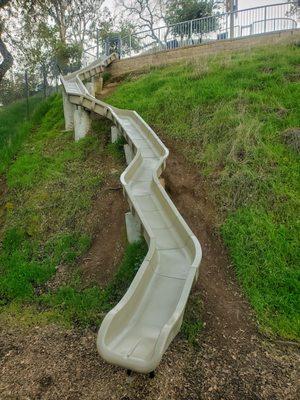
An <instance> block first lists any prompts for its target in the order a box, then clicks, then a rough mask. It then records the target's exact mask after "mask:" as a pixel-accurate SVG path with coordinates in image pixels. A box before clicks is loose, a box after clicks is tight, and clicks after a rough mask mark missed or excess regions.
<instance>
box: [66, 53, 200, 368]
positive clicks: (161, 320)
mask: <svg viewBox="0 0 300 400" xmlns="http://www.w3.org/2000/svg"><path fill="white" fill-rule="evenodd" d="M114 59H115V55H111V56H110V57H108V58H107V59H105V60H103V61H98V63H93V64H92V65H91V66H89V67H87V68H84V69H83V70H80V71H78V72H77V73H75V74H71V75H67V76H66V77H64V78H62V83H63V85H64V88H65V91H66V93H67V95H68V100H69V102H70V103H71V104H74V105H79V106H82V107H84V108H85V109H87V110H91V111H93V112H95V113H97V114H100V115H102V116H106V117H107V118H109V119H110V120H111V121H112V122H113V123H114V124H115V126H116V127H117V129H118V131H119V132H120V133H121V134H122V135H123V136H124V138H125V139H126V141H127V143H128V144H129V146H130V147H131V149H132V151H133V154H134V158H133V160H132V162H131V163H130V164H129V165H128V167H127V168H126V170H125V171H124V172H123V174H122V176H121V182H122V185H123V189H124V195H125V197H126V199H127V201H128V203H129V206H130V210H131V212H132V214H133V215H134V216H135V217H136V218H137V219H138V220H139V221H140V223H141V227H142V234H143V236H144V237H145V239H146V241H147V243H148V248H149V249H148V253H147V255H146V258H145V259H144V261H143V263H142V265H141V267H140V268H139V270H138V272H137V274H136V276H135V278H134V280H133V282H132V283H131V285H130V287H129V289H128V290H127V292H126V294H125V295H124V297H123V298H122V300H121V301H120V302H119V303H118V304H117V305H116V306H115V307H114V308H113V309H112V310H111V311H110V312H109V313H108V314H107V315H106V317H105V318H104V320H103V322H102V324H101V327H100V329H99V333H98V339H97V347H98V351H99V353H100V355H101V356H102V357H103V358H104V359H105V360H106V361H108V362H109V363H112V364H116V365H119V366H122V367H124V368H126V369H130V370H134V371H138V372H144V373H147V372H151V371H153V370H154V369H155V368H156V367H157V366H158V364H159V362H160V360H161V358H162V356H163V354H164V352H165V351H166V349H167V348H168V346H169V344H170V343H171V341H172V339H173V338H174V337H175V335H176V334H177V333H178V332H179V330H180V327H181V324H182V319H183V314H184V310H185V306H186V303H187V300H188V296H189V293H190V291H191V288H192V285H193V282H195V280H196V279H197V276H198V268H199V265H200V261H201V257H202V253H201V247H200V244H199V242H198V240H197V238H196V237H195V235H194V234H193V233H192V231H191V230H190V228H189V227H188V225H187V224H186V222H185V221H184V219H183V218H182V216H181V215H180V213H179V212H178V210H177V209H176V207H175V206H174V204H173V203H172V201H171V200H170V198H169V197H168V195H167V193H166V191H165V190H164V188H163V187H162V185H161V183H160V181H159V179H158V177H159V176H160V174H161V172H162V171H163V169H164V168H165V165H166V158H167V156H168V153H169V152H168V149H167V148H166V147H165V146H164V144H163V143H162V142H161V140H160V139H159V137H158V136H157V135H156V134H155V132H153V130H152V129H151V128H150V127H149V126H148V125H147V124H146V123H145V121H143V119H142V118H141V117H140V116H139V115H138V114H137V113H136V112H135V111H128V110H120V109H117V108H115V107H111V106H109V105H107V104H105V103H103V102H101V101H99V100H97V99H95V98H94V97H93V96H91V95H90V94H89V92H88V91H87V89H86V87H85V86H84V84H83V82H82V80H84V79H88V78H90V77H92V76H94V75H96V74H99V73H101V72H102V71H103V69H104V67H105V66H107V65H108V64H109V63H110V62H112V61H113V60H114Z"/></svg>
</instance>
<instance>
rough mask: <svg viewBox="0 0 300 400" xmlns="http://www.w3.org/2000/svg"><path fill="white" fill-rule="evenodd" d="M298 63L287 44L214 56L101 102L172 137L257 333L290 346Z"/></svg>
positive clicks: (295, 307) (131, 84)
mask: <svg viewBox="0 0 300 400" xmlns="http://www.w3.org/2000/svg"><path fill="white" fill-rule="evenodd" d="M299 66H300V47H299V46H296V45H284V46H278V45H276V46H273V47H272V46H270V47H268V48H263V49H262V48H261V49H257V50H252V51H251V52H244V53H241V52H240V53H234V54H226V55H224V54H222V55H220V56H217V57H216V56H214V57H210V58H207V59H201V60H199V62H198V63H191V64H188V65H186V64H184V65H177V66H170V67H166V68H159V69H153V70H152V71H151V72H150V73H149V74H146V75H142V76H140V77H133V78H130V77H129V78H128V79H127V81H126V82H125V83H124V84H122V85H121V87H119V88H118V89H117V91H116V92H114V94H113V95H111V97H110V98H109V99H108V101H109V102H110V103H112V104H113V105H115V106H117V107H121V108H130V109H135V110H137V111H138V112H139V113H140V114H141V115H142V116H143V117H144V119H145V120H146V121H147V122H148V123H150V124H151V125H152V126H153V127H154V128H155V129H156V130H157V132H159V133H161V134H162V135H163V136H164V135H165V136H169V137H171V138H173V139H174V140H176V141H177V147H178V148H179V149H180V150H181V151H182V152H183V153H184V155H185V157H186V159H187V160H188V161H190V162H191V163H193V164H194V165H195V167H196V168H198V169H199V173H201V174H203V175H205V177H206V178H207V181H208V182H209V184H210V188H211V196H212V198H215V199H216V201H217V204H218V208H219V210H220V221H221V232H222V235H223V238H224V241H225V243H226V244H227V245H228V248H229V252H230V254H231V257H232V260H233V262H234V265H235V267H236V272H237V276H238V278H239V280H240V282H241V284H242V286H243V288H244V290H245V292H246V294H247V296H248V298H249V300H250V302H251V304H252V306H253V308H254V310H255V311H256V313H257V316H258V319H259V321H260V324H261V326H262V328H263V329H264V330H265V331H269V332H273V333H275V334H278V335H281V336H283V337H286V338H291V339H295V338H299V332H300V321H299V315H300V314H299V312H300V310H299V306H300V299H299V293H300V286H299V265H300V259H299V219H298V217H297V216H299V141H300V138H299V136H300V134H299V129H300V107H299V104H300V83H299V78H300V68H299ZM204 257H205V254H204Z"/></svg>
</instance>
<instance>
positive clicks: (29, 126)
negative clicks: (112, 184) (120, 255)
mask: <svg viewBox="0 0 300 400" xmlns="http://www.w3.org/2000/svg"><path fill="white" fill-rule="evenodd" d="M18 107H19V103H17V104H13V105H11V106H9V107H7V109H6V110H5V111H4V112H1V114H0V125H1V126H3V123H6V121H7V118H8V116H13V115H14V113H16V110H17V109H18ZM3 121H4V122H3ZM2 122H3V123H2ZM25 128H26V130H24V129H25ZM109 128H110V125H109V124H108V123H106V122H104V121H94V123H93V134H92V135H90V136H87V137H86V138H84V139H81V140H80V141H79V142H74V139H73V133H72V132H64V131H63V130H62V129H63V112H62V100H61V98H60V97H59V96H53V97H51V98H49V99H47V100H46V101H44V102H42V103H41V104H39V105H38V107H37V108H36V111H35V112H34V113H33V115H32V118H31V120H30V121H29V122H28V123H27V122H26V123H25V124H24V115H23V114H22V113H18V114H15V120H14V124H11V125H10V129H11V131H9V130H8V131H7V132H6V135H7V141H6V143H8V142H10V143H17V145H16V146H15V147H13V146H12V147H13V151H12V152H11V155H13V156H11V157H7V158H6V163H5V165H4V164H3V165H2V167H3V168H2V177H3V179H2V180H3V181H5V182H6V190H5V195H4V196H3V198H1V201H0V220H1V229H0V243H1V245H0V312H1V321H2V323H4V322H9V323H10V324H11V323H16V321H18V323H20V324H24V325H36V324H41V323H48V322H59V323H62V324H64V325H67V326H71V325H74V324H76V325H79V326H96V325H98V324H99V323H100V321H101V319H102V317H103V312H106V311H107V310H108V309H109V308H111V307H112V306H113V305H114V304H115V303H116V302H117V301H118V300H119V299H120V297H122V295H123V294H124V292H125V291H126V289H127V287H128V286H129V284H130V282H131V280H132V279H133V276H134V275H135V272H136V270H137V268H138V266H139V265H140V263H141V260H142V258H143V257H144V254H145V251H146V247H145V244H144V243H135V244H132V245H130V246H128V248H127V249H126V251H125V256H124V260H123V262H122V264H121V265H120V268H119V270H118V272H117V273H116V276H115V277H114V279H113V280H112V282H111V283H110V285H108V287H107V288H105V289H100V288H99V287H97V286H95V285H94V284H93V285H91V286H90V287H86V286H85V287H84V288H83V285H82V283H81V274H80V270H79V268H78V260H79V259H80V257H82V256H83V255H84V254H85V253H86V251H87V250H88V248H89V247H90V244H91V240H92V236H93V233H94V229H95V226H94V225H93V224H94V222H93V218H88V216H89V215H90V213H91V212H92V209H93V201H94V198H95V197H97V194H98V193H99V192H100V191H101V190H102V187H103V184H104V182H105V180H106V179H107V178H109V177H110V175H111V174H115V173H116V171H117V172H121V171H122V168H123V167H122V165H121V163H120V158H121V157H120V146H121V144H120V143H116V144H115V145H114V146H107V145H106V141H107V140H106V134H107V133H108V132H109ZM19 129H21V130H20V132H21V131H22V132H23V133H22V135H21V136H18V132H19ZM9 135H10V136H11V137H9ZM14 138H17V139H16V140H17V141H16V142H14V140H15V139H14ZM3 149H4V150H5V149H7V146H6V147H5V142H3ZM88 221H90V222H88ZM61 266H66V267H67V268H68V271H69V277H68V280H67V282H65V283H64V284H63V285H62V284H60V285H59V286H58V288H57V289H55V290H52V289H51V284H50V282H51V280H52V279H53V278H54V276H55V274H56V271H57V269H58V268H60V267H61Z"/></svg>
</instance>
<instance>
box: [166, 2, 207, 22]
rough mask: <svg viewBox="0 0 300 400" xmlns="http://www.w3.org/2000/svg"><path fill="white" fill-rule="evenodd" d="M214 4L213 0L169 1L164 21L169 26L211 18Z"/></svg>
mask: <svg viewBox="0 0 300 400" xmlns="http://www.w3.org/2000/svg"><path fill="white" fill-rule="evenodd" d="M214 3H215V2H214V0H169V2H168V5H167V9H166V21H167V22H168V23H169V24H176V23H179V22H184V21H190V20H193V19H198V18H203V17H208V16H211V15H212V12H213V8H214Z"/></svg>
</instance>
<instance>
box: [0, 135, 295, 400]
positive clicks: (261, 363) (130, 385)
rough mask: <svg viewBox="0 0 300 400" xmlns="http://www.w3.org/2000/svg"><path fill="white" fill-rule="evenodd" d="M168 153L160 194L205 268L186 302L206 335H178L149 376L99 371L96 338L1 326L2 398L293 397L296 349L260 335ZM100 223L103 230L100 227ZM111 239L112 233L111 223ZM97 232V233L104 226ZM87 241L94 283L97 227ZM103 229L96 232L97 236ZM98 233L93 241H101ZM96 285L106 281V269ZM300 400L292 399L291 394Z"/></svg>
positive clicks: (210, 220)
mask: <svg viewBox="0 0 300 400" xmlns="http://www.w3.org/2000/svg"><path fill="white" fill-rule="evenodd" d="M166 144H167V146H168V147H169V148H170V150H171V152H170V154H171V155H170V158H169V160H168V166H167V170H166V172H165V174H164V177H165V180H166V188H167V190H168V191H169V193H170V195H171V197H172V199H173V200H174V202H175V204H176V205H177V207H178V208H179V210H180V212H181V213H182V215H183V216H184V218H185V219H186V221H187V222H188V224H189V225H190V226H191V228H192V230H193V231H194V233H195V234H196V235H197V236H198V238H199V239H200V242H201V244H202V247H203V255H204V257H203V262H202V265H201V272H200V276H199V280H198V283H197V286H196V287H195V289H194V295H197V296H198V295H199V296H200V297H201V299H202V301H203V307H204V309H203V315H202V319H203V320H204V322H205V328H204V330H203V331H202V332H201V334H200V335H199V337H198V338H197V342H198V346H197V347H196V348H193V347H191V345H189V344H188V343H187V342H186V341H185V340H184V339H183V338H182V337H181V336H180V335H179V336H178V337H177V338H176V339H175V340H174V342H173V343H172V345H171V346H170V349H169V350H168V351H167V353H166V354H165V356H164V358H163V361H162V363H161V364H160V366H159V368H158V369H157V371H156V377H155V378H154V379H152V380H151V379H149V378H148V377H147V376H144V375H139V374H134V375H133V376H132V377H127V376H126V374H125V372H124V370H122V369H120V368H118V367H113V366H110V365H108V364H106V363H105V362H104V361H102V359H101V358H100V357H99V356H98V354H97V352H96V346H95V338H96V333H95V332H92V331H90V330H89V331H79V330H76V329H73V330H69V331H66V330H64V329H62V328H59V327H57V326H47V327H36V328H33V329H30V330H27V331H24V330H23V329H16V330H12V329H11V328H7V329H6V328H5V327H0V371H1V372H0V398H1V399H24V400H25V399H45V400H48V399H51V400H52V399H53V400H54V399H55V400H56V399H70V400H73V399H74V400H75V399H88V400H93V399H100V400H102V399H103V400H110V399H112V400H114V399H116V400H136V399H143V400H193V399H228V400H231V399H236V400H244V399H246V400H247V399H249V400H250V399H268V400H275V399H282V400H289V399H296V398H297V394H296V390H297V388H296V365H297V362H298V363H299V360H300V358H299V353H298V352H297V349H296V348H294V347H288V346H281V345H274V344H272V343H270V342H268V341H267V340H266V339H264V338H263V337H261V336H260V335H259V334H258V331H257V328H256V324H255V321H254V318H253V316H252V314H251V310H250V308H249V305H248V303H247V301H246V300H245V299H244V297H243V296H242V295H241V292H240V289H239V287H238V285H237V283H236V280H235V277H234V272H233V269H232V267H231V265H230V262H229V259H228V256H227V254H226V251H225V249H224V247H223V245H222V242H221V240H220V238H219V237H218V234H217V230H216V228H215V225H216V221H215V216H216V212H215V209H214V207H213V205H212V203H211V202H210V200H209V199H208V197H206V195H205V193H207V188H206V187H205V184H204V183H203V181H202V180H201V178H200V177H199V175H198V174H197V173H196V172H195V171H193V170H192V168H191V167H189V166H188V165H187V164H186V162H185V161H184V160H183V158H182V157H181V156H180V155H179V154H178V153H176V150H175V148H176V147H175V146H174V145H173V144H172V143H171V142H168V141H167V142H166ZM119 196H120V193H119V192H118V191H110V192H109V195H108V196H107V197H106V196H104V197H103V198H102V199H101V200H102V203H101V204H102V206H101V207H103V210H104V214H107V215H108V214H109V209H110V207H109V204H110V205H113V204H117V205H118V204H119V206H118V207H116V210H117V211H116V213H117V214H118V215H115V214H116V213H114V215H111V217H112V218H115V219H116V221H121V219H123V218H124V214H123V213H124V210H123V205H122V202H121V200H120V198H119ZM102 225H103V224H102ZM112 226H113V228H108V229H112V232H111V236H113V235H114V232H115V228H114V227H115V224H112ZM103 229H104V228H103ZM99 232H100V233H99V234H98V237H97V238H96V240H95V242H94V246H93V247H92V249H91V251H90V253H89V257H88V258H89V260H88V264H86V265H85V268H86V273H87V275H89V274H90V277H91V279H92V280H94V279H95V277H97V278H99V276H101V274H100V275H99V272H97V268H95V269H94V267H93V266H94V265H95V262H96V261H97V262H98V268H100V269H101V268H102V267H104V264H105V261H104V260H105V257H104V258H101V254H102V252H104V254H107V253H106V251H105V246H106V242H105V241H104V240H102V239H101V238H102V236H101V235H104V233H105V229H104V230H103V231H102V230H101V229H100V231H99ZM101 232H102V233H101ZM99 235H100V236H99ZM103 279H104V280H105V279H107V274H106V272H105V273H104V274H103ZM298 398H299V397H298Z"/></svg>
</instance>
